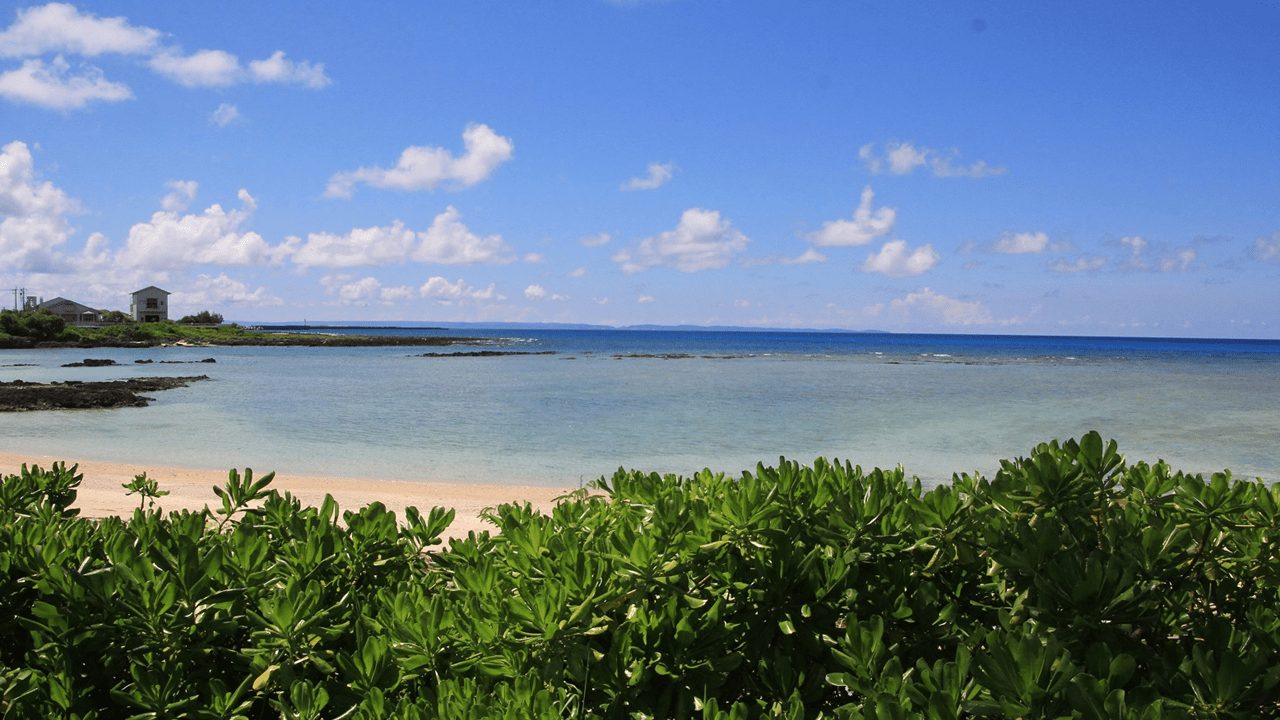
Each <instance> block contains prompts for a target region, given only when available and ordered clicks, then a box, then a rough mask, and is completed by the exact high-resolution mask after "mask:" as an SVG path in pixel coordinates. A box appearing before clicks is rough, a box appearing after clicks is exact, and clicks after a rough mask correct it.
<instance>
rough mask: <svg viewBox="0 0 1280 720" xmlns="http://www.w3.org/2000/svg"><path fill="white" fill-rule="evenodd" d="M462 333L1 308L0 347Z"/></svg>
mask: <svg viewBox="0 0 1280 720" xmlns="http://www.w3.org/2000/svg"><path fill="white" fill-rule="evenodd" d="M469 340H471V338H460V337H404V336H366V335H326V334H319V333H281V332H262V331H259V330H248V329H246V328H243V327H240V326H238V325H217V326H208V325H189V324H184V323H178V322H173V321H165V322H153V323H135V322H123V323H118V324H113V325H103V326H101V327H76V326H71V325H66V324H65V323H64V322H62V320H61V319H60V318H57V317H56V316H54V315H52V314H50V313H47V312H43V313H42V312H34V313H30V312H29V313H15V312H13V311H11V310H5V311H0V347H10V348H15V347H17V348H23V347H38V346H43V347H57V346H75V347H134V346H151V345H165V344H173V343H179V342H183V343H191V344H195V345H284V346H330V345H331V346H368V345H412V346H421V345H451V344H454V343H463V342H468V341H469Z"/></svg>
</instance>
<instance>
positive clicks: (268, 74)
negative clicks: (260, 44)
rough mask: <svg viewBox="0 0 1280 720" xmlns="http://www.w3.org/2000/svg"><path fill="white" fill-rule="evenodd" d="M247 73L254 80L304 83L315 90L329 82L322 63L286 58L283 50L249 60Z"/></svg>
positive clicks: (287, 83)
mask: <svg viewBox="0 0 1280 720" xmlns="http://www.w3.org/2000/svg"><path fill="white" fill-rule="evenodd" d="M249 74H250V76H252V78H253V80H254V82H259V83H278V84H285V85H304V86H306V87H309V88H312V89H315V90H318V89H320V88H322V87H325V86H327V85H328V84H329V83H330V82H331V81H330V79H329V76H328V75H326V74H325V72H324V64H323V63H312V62H307V61H306V60H301V61H294V60H287V59H285V56H284V51H283V50H277V51H275V52H274V53H272V54H271V57H269V58H266V59H264V60H251V61H249Z"/></svg>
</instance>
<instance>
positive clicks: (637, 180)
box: [619, 162, 676, 190]
mask: <svg viewBox="0 0 1280 720" xmlns="http://www.w3.org/2000/svg"><path fill="white" fill-rule="evenodd" d="M675 172H676V166H675V165H674V164H672V163H656V162H655V163H649V167H648V168H647V174H645V175H643V176H641V177H633V178H631V179H630V180H628V181H626V182H624V183H622V186H621V187H620V188H619V189H620V190H656V189H657V188H660V187H662V186H663V185H666V184H667V182H668V181H670V180H671V177H672V176H673V175H675Z"/></svg>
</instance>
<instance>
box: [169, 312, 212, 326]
mask: <svg viewBox="0 0 1280 720" xmlns="http://www.w3.org/2000/svg"><path fill="white" fill-rule="evenodd" d="M178 322H180V323H183V324H186V325H221V324H222V315H220V314H219V313H215V312H209V311H208V310H201V311H200V312H198V313H196V314H195V315H183V316H182V318H181V319H180V320H178Z"/></svg>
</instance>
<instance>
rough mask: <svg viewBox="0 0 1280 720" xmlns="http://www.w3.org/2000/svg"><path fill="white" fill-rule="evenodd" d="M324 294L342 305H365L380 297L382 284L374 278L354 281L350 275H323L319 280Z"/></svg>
mask: <svg viewBox="0 0 1280 720" xmlns="http://www.w3.org/2000/svg"><path fill="white" fill-rule="evenodd" d="M320 285H321V286H322V287H324V290H325V293H326V294H327V295H331V296H333V297H336V298H337V299H338V302H339V303H341V304H343V305H367V304H368V303H369V301H370V300H373V299H374V298H377V297H380V296H381V291H382V283H380V282H378V279H377V278H375V277H363V278H360V279H358V280H357V279H354V278H352V277H351V276H350V275H325V276H324V277H322V278H320Z"/></svg>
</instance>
